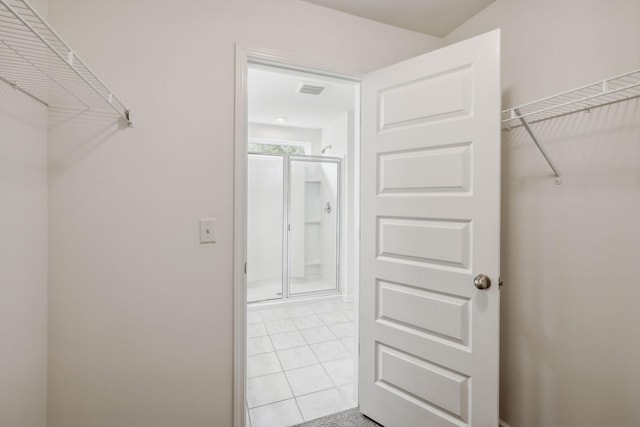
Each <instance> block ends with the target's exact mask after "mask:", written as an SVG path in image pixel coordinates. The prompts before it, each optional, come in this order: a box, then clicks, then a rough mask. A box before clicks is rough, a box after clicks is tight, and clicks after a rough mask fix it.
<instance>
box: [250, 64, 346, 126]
mask: <svg viewBox="0 0 640 427" xmlns="http://www.w3.org/2000/svg"><path fill="white" fill-rule="evenodd" d="M301 82H305V83H312V84H313V83H316V84H318V83H321V84H324V85H327V89H326V90H325V91H324V93H322V95H306V94H299V93H296V88H297V87H298V85H299V84H300V83H301ZM247 86H248V95H249V96H248V101H249V123H262V124H269V125H277V126H292V127H299V128H307V129H322V128H324V127H325V126H326V125H327V124H328V123H330V122H332V121H333V120H335V119H337V118H338V117H339V116H340V115H341V114H343V113H345V112H348V111H351V110H353V109H354V108H355V100H356V86H355V84H354V83H349V82H347V81H344V80H338V79H333V78H330V77H321V76H317V75H314V74H307V73H301V72H298V71H291V70H285V69H280V68H272V67H267V66H263V65H250V67H249V73H248V79H247ZM278 117H282V118H284V122H278V120H277V118H278Z"/></svg>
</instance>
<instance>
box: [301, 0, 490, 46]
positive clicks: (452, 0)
mask: <svg viewBox="0 0 640 427" xmlns="http://www.w3.org/2000/svg"><path fill="white" fill-rule="evenodd" d="M303 1H306V2H307V3H313V4H317V5H320V6H324V7H328V8H330V9H334V10H339V11H341V12H345V13H349V14H351V15H356V16H360V17H362V18H367V19H371V20H373V21H378V22H382V23H385V24H389V25H393V26H396V27H400V28H405V29H407V30H412V31H417V32H420V33H425V34H430V35H432V36H437V37H444V36H446V35H447V34H449V33H450V32H451V31H452V30H454V29H456V28H457V27H458V26H460V25H461V24H463V23H464V22H466V21H467V20H468V19H469V18H471V17H472V16H474V15H475V14H477V13H478V12H480V11H481V10H482V9H484V8H486V7H487V6H489V5H490V4H491V3H493V2H494V1H495V0H386V1H384V0H382V1H371V0H303Z"/></svg>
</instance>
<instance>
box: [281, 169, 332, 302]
mask: <svg viewBox="0 0 640 427" xmlns="http://www.w3.org/2000/svg"><path fill="white" fill-rule="evenodd" d="M339 166H340V163H339V160H318V159H316V160H311V159H309V160H306V159H299V158H291V159H290V161H289V230H288V231H289V232H288V254H289V256H288V261H289V263H288V264H289V269H288V270H289V294H290V295H292V296H293V295H300V294H306V293H316V292H326V291H331V290H338V282H339V281H338V275H339V264H338V259H339V246H338V242H339V231H340V230H339V218H340V217H339V213H340V209H339V200H340V185H339V183H340V168H339Z"/></svg>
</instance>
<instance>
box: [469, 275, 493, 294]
mask: <svg viewBox="0 0 640 427" xmlns="http://www.w3.org/2000/svg"><path fill="white" fill-rule="evenodd" d="M473 284H474V285H476V288H478V289H481V290H482V289H489V288H490V287H491V279H489V276H487V275H486V274H478V275H477V276H476V278H475V279H473Z"/></svg>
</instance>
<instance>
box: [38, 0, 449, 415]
mask: <svg viewBox="0 0 640 427" xmlns="http://www.w3.org/2000/svg"><path fill="white" fill-rule="evenodd" d="M49 13H50V18H51V21H52V23H53V24H54V26H55V27H56V28H57V29H58V31H59V32H60V33H61V34H62V36H63V37H65V39H66V40H67V41H68V43H69V44H70V45H71V46H73V47H74V49H75V50H76V52H77V53H78V54H79V56H80V57H81V58H83V59H84V60H85V61H86V62H87V63H88V64H90V65H91V67H92V68H93V69H94V70H95V72H96V73H97V74H98V75H99V76H101V77H102V78H103V79H104V80H105V82H107V83H108V85H109V86H110V88H111V89H112V90H113V91H114V92H115V93H116V94H117V95H119V96H120V97H121V98H122V99H123V101H125V103H126V104H127V105H128V106H130V107H131V108H132V109H133V115H132V117H133V120H134V127H133V128H131V129H121V128H119V127H118V124H117V123H103V122H99V123H94V122H91V121H88V120H85V118H86V117H87V114H81V115H80V116H77V117H74V118H68V119H67V120H66V121H60V123H59V124H58V125H57V126H56V127H55V128H53V129H51V130H50V131H49V161H50V163H49V221H50V224H49V225H50V241H49V249H50V250H49V254H50V257H51V259H50V264H51V270H50V274H49V282H50V296H49V300H50V306H49V307H50V309H49V384H48V390H49V401H48V416H49V427H85V426H92V427H113V426H136V427H151V426H153V427H174V426H176V425H184V426H194V427H196V426H198V427H199V426H212V425H215V426H220V427H224V426H230V425H231V417H232V372H233V353H232V348H233V346H232V342H233V336H232V335H233V327H232V324H233V317H232V315H233V281H232V266H233V221H234V213H233V169H234V168H233V150H234V134H233V130H234V72H235V71H234V70H235V62H234V44H235V43H242V44H245V45H251V46H258V47H263V48H266V49H270V50H276V51H284V52H287V53H289V54H292V55H298V56H304V57H313V58H316V59H319V60H323V61H326V62H329V63H338V64H344V65H346V66H353V67H356V68H359V69H362V70H363V71H366V70H372V69H376V68H380V67H383V66H385V65H388V64H391V63H394V62H397V61H400V60H402V59H406V58H409V57H412V56H415V55H418V54H420V53H423V52H426V51H429V50H432V49H434V48H436V47H437V46H440V44H441V41H440V39H437V38H434V37H430V36H426V35H424V34H418V33H413V32H410V31H405V30H401V29H398V28H393V27H390V26H386V25H383V24H378V23H375V22H371V21H368V20H365V19H360V18H356V17H353V16H349V15H346V14H343V13H339V12H335V11H332V10H329V9H326V8H322V7H318V6H315V5H312V4H309V3H306V2H301V1H297V0H236V1H204V0H189V1H183V2H180V3H179V4H178V3H176V2H168V1H157V0H136V1H130V0H127V1H125V0H112V1H102V0H84V1H77V0H50V1H49ZM293 34H294V35H295V37H292V35H293ZM202 217H215V218H216V219H217V236H216V237H217V242H216V243H215V244H207V245H200V244H199V242H198V240H199V239H198V220H199V218H202Z"/></svg>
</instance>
